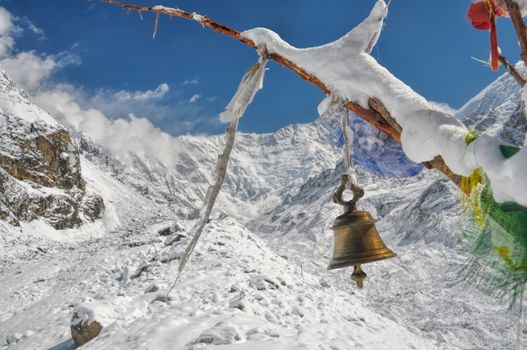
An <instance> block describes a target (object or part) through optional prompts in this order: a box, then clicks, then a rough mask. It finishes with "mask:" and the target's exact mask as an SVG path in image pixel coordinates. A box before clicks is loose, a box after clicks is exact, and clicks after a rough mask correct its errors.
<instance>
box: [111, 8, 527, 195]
mask: <svg viewBox="0 0 527 350" xmlns="http://www.w3.org/2000/svg"><path fill="white" fill-rule="evenodd" d="M101 1H103V2H106V3H109V4H113V5H116V6H119V7H122V8H124V9H127V10H128V11H137V12H138V13H139V14H141V12H153V13H155V14H156V16H159V15H160V14H166V15H168V16H171V17H182V18H185V19H188V20H191V21H195V22H198V23H199V24H201V25H202V26H205V27H209V28H210V29H212V30H214V31H216V32H219V33H221V34H224V35H227V36H229V37H231V38H233V39H236V40H238V41H241V42H242V43H244V44H246V45H248V46H250V47H252V48H256V44H255V43H254V42H253V41H252V40H250V39H247V38H244V37H242V36H241V34H240V32H238V31H236V30H234V29H232V28H229V27H227V26H225V25H223V24H220V23H218V22H215V21H213V20H211V19H210V18H208V17H207V16H202V15H197V14H195V13H189V12H186V11H183V10H181V9H179V8H169V7H164V6H136V5H129V4H126V3H123V2H121V1H117V0H101ZM526 48H527V46H526ZM526 57H527V56H526ZM267 58H268V59H270V60H273V61H275V62H278V63H280V64H281V65H282V66H284V67H285V68H288V69H290V70H292V71H293V72H295V73H296V74H298V75H299V76H300V77H301V78H302V79H304V80H306V81H307V82H309V83H311V84H313V85H315V86H317V87H319V88H320V89H321V90H322V91H324V93H325V94H327V95H330V94H331V93H332V92H331V90H330V89H329V88H328V87H327V86H326V85H325V84H324V83H323V82H322V81H321V80H320V79H318V78H317V77H316V76H315V75H313V74H311V73H309V72H307V71H305V70H304V69H303V68H301V67H299V66H297V65H296V64H294V63H293V62H291V61H290V60H288V59H287V58H285V57H283V56H281V55H279V54H276V53H271V54H269V55H268V57H267ZM368 105H369V107H370V108H364V107H362V106H361V105H360V104H358V103H356V102H353V101H349V102H347V103H346V104H345V105H344V107H346V108H347V109H349V110H350V111H352V112H354V113H355V114H357V115H358V116H359V117H361V118H362V119H364V120H365V121H366V122H368V123H369V124H371V125H372V126H374V127H375V128H377V129H379V130H380V131H382V132H384V133H385V134H387V135H388V136H390V137H391V138H393V139H394V140H396V141H397V142H401V131H402V129H401V126H400V125H399V124H397V122H396V121H395V119H394V118H393V117H392V116H391V114H390V112H389V111H388V109H387V108H386V107H385V106H384V104H383V103H382V101H380V100H379V99H377V98H370V99H369V101H368ZM425 165H426V166H427V167H429V168H435V169H437V170H439V171H440V172H442V173H443V174H444V175H446V176H447V177H448V178H449V179H450V180H452V181H453V182H454V183H455V184H456V185H458V186H459V184H460V177H459V176H458V175H456V174H454V173H453V172H452V171H451V170H450V169H449V168H448V166H447V165H446V164H445V162H444V161H443V159H442V158H441V157H440V156H438V157H436V158H435V159H434V160H432V161H430V162H426V163H425Z"/></svg>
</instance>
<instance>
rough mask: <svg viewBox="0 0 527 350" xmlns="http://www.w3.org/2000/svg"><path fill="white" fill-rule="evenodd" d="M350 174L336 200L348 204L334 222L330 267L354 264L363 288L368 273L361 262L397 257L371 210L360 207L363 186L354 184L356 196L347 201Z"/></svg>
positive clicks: (336, 193) (344, 177)
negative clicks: (345, 193)
mask: <svg viewBox="0 0 527 350" xmlns="http://www.w3.org/2000/svg"><path fill="white" fill-rule="evenodd" d="M348 180H349V177H348V175H343V176H342V178H341V184H340V186H339V187H338V188H337V191H336V192H335V194H334V195H333V201H334V202H335V203H338V204H341V205H343V206H344V207H345V212H344V214H342V215H341V216H339V217H337V218H336V219H335V223H334V225H333V233H334V239H335V241H334V247H333V258H332V259H331V261H330V263H329V266H328V270H332V269H338V268H342V267H347V266H354V271H353V274H352V275H351V278H352V279H353V280H354V281H355V282H356V283H357V286H358V287H359V288H362V287H363V282H364V279H365V278H366V276H367V275H366V273H365V272H364V271H362V269H361V265H362V264H366V263H369V262H373V261H378V260H383V259H388V258H391V257H394V256H396V254H395V253H394V252H393V251H391V250H390V249H389V248H388V247H387V246H386V245H385V244H384V242H383V241H382V238H381V237H380V236H379V233H378V232H377V229H376V228H375V220H374V219H373V218H372V216H371V215H370V213H368V212H366V211H362V210H357V201H358V200H359V199H360V198H361V197H362V196H364V191H363V190H362V188H360V187H357V186H355V185H353V184H352V185H351V190H352V191H353V199H351V200H350V201H344V200H343V198H342V194H343V192H344V190H345V189H346V184H347V183H348Z"/></svg>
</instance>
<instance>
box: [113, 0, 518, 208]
mask: <svg viewBox="0 0 527 350" xmlns="http://www.w3.org/2000/svg"><path fill="white" fill-rule="evenodd" d="M103 1H106V2H109V3H112V4H114V5H118V6H121V7H124V8H127V9H128V10H135V11H139V12H141V11H150V12H154V13H156V14H157V15H159V14H160V13H165V14H167V15H170V16H179V17H184V18H187V19H191V20H195V21H198V22H199V23H200V24H202V25H204V26H207V27H210V28H211V29H213V30H215V31H218V32H220V33H222V34H225V35H228V36H231V37H233V38H235V39H237V40H239V41H241V42H243V43H245V44H247V45H249V46H251V47H254V48H256V47H265V48H266V50H267V52H268V53H269V54H268V58H269V59H271V60H274V61H277V62H279V63H281V64H282V65H284V66H285V67H287V68H289V69H291V70H293V71H294V72H295V73H297V74H298V75H299V76H301V77H302V78H303V79H305V80H307V81H309V82H310V83H312V84H314V85H316V86H318V87H319V88H321V89H322V91H324V92H325V93H326V94H328V95H330V94H333V95H336V96H339V97H340V98H341V99H343V100H345V101H347V103H346V105H345V106H346V108H348V109H350V110H352V111H353V112H355V113H356V114H357V115H359V116H360V117H362V118H363V119H364V120H366V121H367V122H368V123H370V124H372V125H373V126H375V127H377V128H378V129H380V130H382V131H383V132H385V133H386V134H388V135H389V136H391V137H392V138H394V139H396V140H400V141H401V142H402V145H403V149H404V151H405V153H406V154H407V156H408V157H409V158H410V159H412V160H413V161H415V162H426V163H427V164H428V165H429V166H430V167H434V168H437V169H439V170H440V171H442V172H443V173H444V174H446V175H447V176H448V177H449V178H450V179H452V180H453V181H454V182H458V181H459V177H458V176H456V175H455V174H457V175H469V174H470V172H471V171H472V170H473V169H475V168H482V169H483V170H484V171H485V173H486V174H487V176H488V177H489V180H490V183H491V186H492V190H493V193H494V197H495V199H496V200H497V201H498V202H504V201H509V200H512V201H515V202H517V203H519V204H521V205H524V206H527V181H526V180H525V174H527V151H526V150H525V148H523V149H521V150H520V151H519V152H518V153H516V154H515V155H514V156H512V157H510V158H508V159H506V158H505V157H504V156H503V155H502V154H501V152H500V148H499V146H500V143H499V141H498V140H497V139H496V138H492V137H489V136H485V135H483V136H481V137H479V138H478V139H477V140H475V141H474V142H472V143H470V144H469V145H468V144H467V142H466V140H465V138H466V136H467V134H468V130H467V129H466V128H465V126H464V125H463V124H462V123H461V122H460V121H458V120H456V119H454V118H453V117H452V116H450V115H447V114H445V113H444V112H442V111H439V110H437V109H436V108H435V107H434V105H432V104H431V103H429V102H428V101H427V100H426V99H425V98H424V97H422V96H420V95H419V94H417V93H416V92H415V91H413V90H412V89H411V88H410V87H409V86H407V85H406V84H405V83H403V82H402V81H400V80H399V79H397V78H396V77H394V76H393V75H392V74H391V73H390V72H389V71H388V70H387V69H386V68H384V67H383V66H381V65H380V64H379V63H378V62H377V61H376V60H375V59H374V58H373V57H372V56H371V55H370V54H369V53H368V51H369V49H371V47H372V45H375V42H376V40H377V38H378V37H379V34H380V31H381V28H382V25H383V22H384V18H385V17H386V14H387V6H386V3H385V2H384V1H383V0H378V1H377V3H376V4H375V6H374V8H373V10H372V11H371V13H370V15H369V16H368V18H366V19H365V20H364V21H363V22H362V23H361V24H360V25H358V26H357V27H356V28H354V29H353V30H352V31H351V32H349V33H348V34H346V35H344V36H343V37H342V38H340V39H338V40H337V41H335V42H332V43H328V44H326V45H323V46H319V47H312V48H305V49H299V48H296V47H293V46H291V45H290V44H288V43H287V42H285V41H284V40H282V38H280V36H279V35H278V34H276V33H274V32H273V31H271V30H268V29H265V28H255V29H252V30H248V31H245V32H242V33H239V32H237V31H235V30H233V29H230V28H228V27H226V26H223V25H221V24H218V23H216V22H214V21H212V20H210V19H209V18H208V17H205V16H201V15H196V14H192V13H188V12H184V11H182V10H180V9H171V8H166V7H163V6H154V7H138V6H132V5H126V4H123V3H120V2H117V1H115V0H103ZM443 159H444V161H443Z"/></svg>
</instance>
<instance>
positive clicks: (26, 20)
mask: <svg viewBox="0 0 527 350" xmlns="http://www.w3.org/2000/svg"><path fill="white" fill-rule="evenodd" d="M13 20H14V21H15V22H16V23H19V24H21V25H22V26H24V27H26V28H27V29H29V31H30V32H32V33H33V34H35V35H37V36H38V37H39V38H40V39H45V38H46V34H45V33H44V29H42V28H40V27H37V26H36V25H35V24H34V23H33V22H31V21H30V20H29V18H27V17H26V16H24V17H13Z"/></svg>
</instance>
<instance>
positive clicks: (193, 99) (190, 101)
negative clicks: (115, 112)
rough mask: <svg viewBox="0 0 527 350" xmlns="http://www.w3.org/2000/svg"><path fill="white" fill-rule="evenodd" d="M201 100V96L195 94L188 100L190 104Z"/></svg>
mask: <svg viewBox="0 0 527 350" xmlns="http://www.w3.org/2000/svg"><path fill="white" fill-rule="evenodd" d="M200 98H201V95H198V94H195V95H192V97H191V98H190V99H189V100H188V102H189V103H194V102H198V100H199V99H200Z"/></svg>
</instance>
